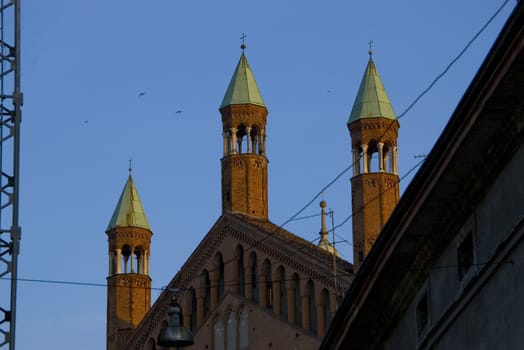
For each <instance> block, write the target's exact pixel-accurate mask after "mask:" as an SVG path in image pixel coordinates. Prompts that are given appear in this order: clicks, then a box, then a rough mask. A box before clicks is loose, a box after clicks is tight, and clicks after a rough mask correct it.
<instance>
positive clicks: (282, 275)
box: [277, 266, 287, 320]
mask: <svg viewBox="0 0 524 350" xmlns="http://www.w3.org/2000/svg"><path fill="white" fill-rule="evenodd" d="M277 276H278V283H279V284H280V314H281V315H282V318H283V319H284V320H287V289H286V271H285V270H284V267H283V266H279V267H278V270H277Z"/></svg>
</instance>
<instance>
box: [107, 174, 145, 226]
mask: <svg viewBox="0 0 524 350" xmlns="http://www.w3.org/2000/svg"><path fill="white" fill-rule="evenodd" d="M118 226H124V227H125V226H133V227H142V228H145V229H148V230H151V228H150V227H149V222H148V221H147V218H146V214H145V212H144V208H143V207H142V202H141V201H140V197H139V196H138V191H137V190H136V186H135V183H134V182H133V178H132V177H131V174H129V177H128V178H127V182H126V184H125V186H124V190H123V191H122V194H121V195H120V199H119V200H118V204H117V205H116V208H115V212H114V213H113V216H112V217H111V221H110V222H109V225H108V226H107V230H106V231H109V230H111V229H113V228H115V227H118Z"/></svg>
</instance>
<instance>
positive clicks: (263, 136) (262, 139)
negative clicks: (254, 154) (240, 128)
mask: <svg viewBox="0 0 524 350" xmlns="http://www.w3.org/2000/svg"><path fill="white" fill-rule="evenodd" d="M260 154H261V155H265V154H266V133H265V132H264V130H260Z"/></svg>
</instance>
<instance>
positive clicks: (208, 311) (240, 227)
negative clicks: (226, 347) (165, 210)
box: [128, 214, 352, 349]
mask: <svg viewBox="0 0 524 350" xmlns="http://www.w3.org/2000/svg"><path fill="white" fill-rule="evenodd" d="M336 262H337V271H338V272H337V273H338V278H335V274H334V270H333V255H331V254H329V253H328V252H326V251H324V250H321V249H319V248H318V247H317V246H316V245H314V244H312V243H309V242H307V241H305V240H303V239H301V238H299V237H298V236H295V235H293V234H291V233H290V232H288V231H286V230H284V229H281V228H279V227H278V226H277V225H274V224H272V223H270V222H267V221H257V220H253V219H249V218H246V217H243V216H240V215H235V214H224V215H222V216H221V217H220V218H219V219H218V220H217V222H216V223H215V224H214V225H213V227H212V228H211V229H210V231H209V232H208V234H207V235H206V236H205V237H204V239H203V240H202V241H201V243H200V244H199V246H198V247H197V248H196V249H195V251H194V252H193V253H192V254H191V256H190V257H189V258H188V260H187V261H186V263H185V264H184V265H183V267H182V268H181V270H180V271H179V272H178V273H177V275H176V276H175V277H174V278H173V280H172V281H171V282H170V283H169V288H176V289H178V290H179V293H178V295H179V303H180V304H181V305H182V309H183V316H184V321H183V322H184V326H185V327H187V328H189V329H191V330H192V332H193V333H194V335H195V337H198V338H202V337H204V338H202V339H207V337H211V336H213V334H214V332H215V330H214V326H211V325H212V324H213V321H212V320H213V318H215V319H216V318H217V317H218V318H219V319H220V320H221V322H224V323H227V321H228V318H227V317H228V316H226V314H225V313H224V311H218V310H219V309H220V307H222V308H224V307H225V306H223V305H224V304H223V302H224V300H225V299H226V298H228V299H231V298H234V299H235V300H236V302H235V303H233V304H231V307H233V308H237V311H236V312H237V314H236V316H235V317H236V318H235V320H236V321H235V322H240V313H239V312H240V311H238V308H239V307H240V306H239V305H240V304H246V305H247V304H250V305H251V304H253V305H256V310H259V309H260V310H263V311H264V312H265V313H270V314H271V317H276V318H277V319H278V320H280V322H283V323H285V324H286V325H291V326H292V328H293V329H294V328H298V329H301V330H302V331H304V332H306V334H308V335H309V336H310V337H313V338H315V339H317V337H318V336H322V335H323V334H324V332H325V329H326V327H327V325H328V324H329V322H330V320H331V316H332V314H334V312H335V310H336V305H337V299H341V297H342V295H343V292H344V291H345V290H347V288H348V287H349V284H350V282H351V278H352V274H351V273H350V270H351V264H349V263H347V262H345V261H344V260H342V259H340V258H336ZM350 276H351V278H350ZM335 281H336V282H335ZM335 291H336V292H335ZM170 297H171V296H170V293H167V292H165V293H162V295H161V296H160V298H159V300H158V301H157V302H156V303H155V305H154V306H153V308H152V310H151V311H152V312H151V313H152V314H154V315H151V314H148V315H146V317H145V318H144V322H142V324H141V325H140V326H139V327H138V329H137V332H135V334H134V336H133V339H131V340H130V342H129V343H128V348H131V349H132V348H136V349H141V348H142V347H140V346H138V347H134V345H133V344H134V343H133V342H135V341H137V340H138V339H140V338H141V337H140V336H139V335H138V334H139V333H143V334H149V335H152V334H158V333H159V332H160V329H161V327H162V325H163V324H164V323H165V319H166V318H167V314H166V311H165V310H167V305H168V303H169V299H170ZM157 304H158V305H159V306H158V307H157ZM160 305H163V306H160ZM221 305H222V306H221ZM159 313H160V314H161V316H160V317H159V316H158V314H159ZM255 314H256V313H255ZM255 314H253V313H251V314H250V315H251V319H252V321H251V322H256V321H255V320H259V319H260V318H259V317H257V316H256V315H255ZM251 319H250V320H251ZM231 322H233V321H231ZM204 326H205V327H204ZM203 327H204V328H203ZM218 327H220V322H219V324H218ZM203 332H204V333H205V335H202V334H203ZM295 333H296V332H294V333H293V335H294V334H295ZM290 334H291V333H290ZM142 338H143V339H142V341H146V340H147V339H145V337H142ZM134 339H135V340H134ZM209 339H211V338H209ZM198 343H199V344H202V343H201V342H200V341H199V342H198ZM144 344H145V343H144ZM137 345H138V344H137Z"/></svg>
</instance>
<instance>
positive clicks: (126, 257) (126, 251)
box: [121, 244, 133, 273]
mask: <svg viewBox="0 0 524 350" xmlns="http://www.w3.org/2000/svg"><path fill="white" fill-rule="evenodd" d="M130 258H131V247H130V246H128V245H127V244H126V245H124V246H123V247H122V264H121V266H123V267H124V268H123V272H124V273H129V272H133V270H132V267H131V265H132V263H131V262H130V260H131V259H132V258H131V259H130Z"/></svg>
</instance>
